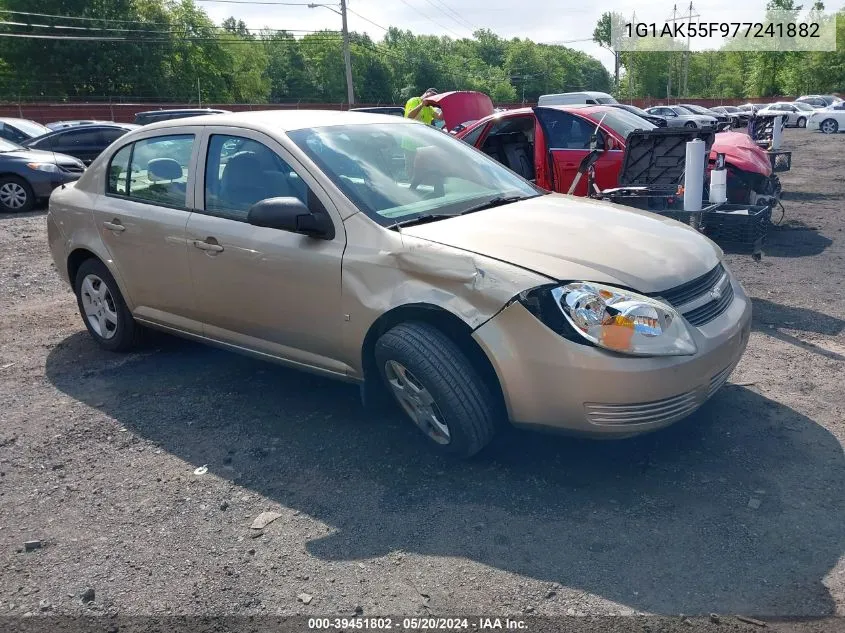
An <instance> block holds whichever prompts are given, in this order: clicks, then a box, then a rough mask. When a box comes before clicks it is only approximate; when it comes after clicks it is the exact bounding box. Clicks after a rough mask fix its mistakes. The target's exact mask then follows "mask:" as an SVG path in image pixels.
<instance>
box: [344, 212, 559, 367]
mask: <svg viewBox="0 0 845 633" xmlns="http://www.w3.org/2000/svg"><path fill="white" fill-rule="evenodd" d="M373 224H374V223H373V222H372V220H370V219H369V218H367V217H366V216H364V215H363V214H356V215H354V216H352V217H350V218H349V219H348V220H347V221H346V223H345V225H346V232H347V237H348V242H347V248H346V251H345V253H344V256H343V275H342V287H343V312H344V328H345V331H344V336H343V340H344V346H345V347H346V350H345V352H346V353H345V354H344V356H345V357H346V359H347V361H346V362H347V363H348V364H349V366H350V367H352V368H353V371H355V372H356V374H357V375H354V376H353V377H354V378H361V377H362V376H363V367H362V361H361V346H362V342H363V341H364V340H365V338H366V336H367V333H368V332H369V331H370V328H371V327H372V326H373V324H374V323H375V322H376V321H377V320H378V319H379V317H381V316H382V315H383V314H385V313H387V312H389V311H391V310H393V309H395V308H399V307H402V306H409V305H420V304H424V305H429V306H436V307H438V308H441V309H443V310H445V311H447V312H449V313H450V314H452V315H453V316H455V317H457V318H459V319H460V320H461V321H462V322H464V323H465V324H466V325H467V326H468V327H469V328H470V329H472V330H474V329H476V328H478V327H480V326H481V325H482V324H484V323H485V322H486V321H487V320H489V319H490V318H492V317H493V316H494V315H496V314H497V313H498V312H499V311H500V310H501V309H502V308H503V307H504V306H505V305H506V304H507V302H508V301H509V300H511V299H512V298H513V297H514V296H515V295H517V294H518V293H520V292H522V291H523V290H528V289H530V288H534V287H535V286H538V285H541V284H544V283H548V282H549V279H548V278H547V277H545V276H543V275H540V274H538V273H535V272H531V271H527V270H524V269H522V268H519V267H518V266H514V265H511V264H507V263H504V262H501V261H498V260H495V259H492V258H489V257H484V256H482V255H476V254H473V253H468V252H466V251H462V250H460V249H457V248H453V247H450V246H444V245H442V244H437V243H434V242H430V241H428V240H424V239H421V238H417V237H413V236H410V235H403V234H402V233H400V232H397V231H386V230H385V231H373ZM374 235H375V236H377V237H376V238H375V241H374V240H373V236H374ZM368 240H369V243H368Z"/></svg>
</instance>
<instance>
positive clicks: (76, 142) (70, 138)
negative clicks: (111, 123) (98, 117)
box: [53, 126, 102, 146]
mask: <svg viewBox="0 0 845 633" xmlns="http://www.w3.org/2000/svg"><path fill="white" fill-rule="evenodd" d="M83 127H84V126H83ZM101 143H102V138H101V136H100V130H86V129H82V130H69V131H67V132H65V133H63V134H57V135H56V136H55V137H53V145H65V146H83V145H100V144H101Z"/></svg>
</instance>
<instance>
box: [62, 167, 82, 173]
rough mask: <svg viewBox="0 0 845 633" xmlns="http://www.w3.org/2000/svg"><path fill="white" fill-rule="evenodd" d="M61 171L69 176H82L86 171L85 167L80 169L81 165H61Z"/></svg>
mask: <svg viewBox="0 0 845 633" xmlns="http://www.w3.org/2000/svg"><path fill="white" fill-rule="evenodd" d="M59 169H61V170H62V171H64V172H67V173H68V174H81V173H82V172H84V171H85V168H84V167H80V166H79V165H59Z"/></svg>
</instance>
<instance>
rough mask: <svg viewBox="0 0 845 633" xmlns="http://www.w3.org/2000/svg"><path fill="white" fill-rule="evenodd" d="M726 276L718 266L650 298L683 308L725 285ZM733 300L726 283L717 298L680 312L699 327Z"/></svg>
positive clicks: (731, 290) (723, 270)
mask: <svg viewBox="0 0 845 633" xmlns="http://www.w3.org/2000/svg"><path fill="white" fill-rule="evenodd" d="M726 275H727V271H726V270H725V268H724V266H722V264H719V265H718V266H716V267H715V268H714V269H713V270H711V271H710V272H708V273H705V274H703V275H701V277H697V278H696V279H693V280H692V281H688V282H686V283H684V284H681V285H680V286H676V287H674V288H671V289H670V290H666V291H664V292H657V293H654V294H653V295H652V296H655V297H660V298H661V299H663V300H665V301H667V302H668V303H669V304H671V305H672V306H673V307H674V308H683V306H685V305H686V304H688V303H691V302H693V301H695V300H696V299H698V298H700V297H702V296H704V295H706V294H708V293H710V292H712V291H713V290H714V289H715V288H719V286H720V284H723V285H725V284H724V279H725V277H726ZM733 299H734V290H733V286H732V285H731V284H730V283H728V284H726V285H725V287H724V289H723V290H722V292H721V294H720V295H719V296H718V297H714V298H713V299H712V300H711V301H708V302H706V303H704V304H703V305H700V306H698V307H696V308H694V309H691V310H687V311H686V312H682V314H683V316H684V317H685V318H686V320H687V321H689V322H690V324H691V325H694V326H695V327H701V326H702V325H706V324H707V323H709V322H710V321H712V320H713V319H715V318H716V317H718V316H719V315H720V314H722V313H723V312H724V311H725V310H727V309H728V306H730V305H731V302H732V301H733Z"/></svg>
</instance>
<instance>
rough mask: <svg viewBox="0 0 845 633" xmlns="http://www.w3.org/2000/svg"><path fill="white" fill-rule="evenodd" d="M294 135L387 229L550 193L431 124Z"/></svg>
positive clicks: (308, 131) (369, 126)
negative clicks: (497, 200)
mask: <svg viewBox="0 0 845 633" xmlns="http://www.w3.org/2000/svg"><path fill="white" fill-rule="evenodd" d="M288 136H289V137H290V138H291V140H292V141H293V142H294V143H295V144H296V145H297V146H298V147H299V148H300V149H301V150H302V151H303V152H305V154H307V155H308V157H309V158H311V160H313V161H314V162H315V163H316V164H317V165H318V166H319V167H320V169H321V170H322V171H323V172H324V173H325V174H326V176H327V177H328V178H329V179H330V180H331V181H332V182H333V183H334V184H335V185H336V186H337V187H338V188H339V189H340V190H341V191H342V192H343V193H344V194H345V195H346V197H347V198H349V199H350V200H351V201H352V202H353V204H355V206H356V207H358V209H360V210H361V211H362V212H364V213H366V214H367V216H369V217H370V218H372V219H374V220H375V221H377V222H379V223H380V224H382V225H385V226H387V225H391V224H395V223H396V222H399V221H402V222H404V221H407V220H413V219H415V218H418V217H422V216H429V215H435V216H441V215H444V216H445V215H456V214H460V213H463V212H465V211H469V210H470V209H472V208H473V207H476V206H478V205H480V204H484V203H485V202H488V201H490V200H493V199H494V198H508V199H510V198H527V197H533V196H538V195H541V194H542V193H544V192H543V190H541V189H539V188H537V187H535V186H534V185H532V184H531V183H529V182H528V181H526V180H523V179H522V178H520V177H519V176H517V175H516V174H514V173H513V172H512V171H510V170H508V169H506V168H505V167H503V166H502V165H500V164H499V163H497V162H496V161H494V160H493V159H492V158H488V157H487V156H486V155H484V154H482V153H481V152H479V151H477V150H475V149H473V148H472V147H470V146H469V145H467V144H466V143H464V142H462V141H459V140H457V139H455V138H454V137H452V136H450V135H449V134H444V133H443V132H440V131H438V130H437V129H435V128H434V127H432V126H429V125H420V124H414V123H373V124H363V125H338V126H330V127H320V128H308V129H303V130H295V131H292V132H289V133H288Z"/></svg>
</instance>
